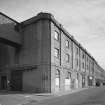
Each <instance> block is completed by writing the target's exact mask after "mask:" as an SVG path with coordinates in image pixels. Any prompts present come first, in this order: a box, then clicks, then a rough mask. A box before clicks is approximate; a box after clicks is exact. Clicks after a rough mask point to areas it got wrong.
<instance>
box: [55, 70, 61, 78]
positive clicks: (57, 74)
mask: <svg viewBox="0 0 105 105" xmlns="http://www.w3.org/2000/svg"><path fill="white" fill-rule="evenodd" d="M55 75H56V78H60V71H59V70H58V69H57V70H56V74H55Z"/></svg>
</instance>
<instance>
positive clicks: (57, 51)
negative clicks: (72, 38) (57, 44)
mask: <svg viewBox="0 0 105 105" xmlns="http://www.w3.org/2000/svg"><path fill="white" fill-rule="evenodd" d="M54 50H55V51H54V56H55V57H57V58H59V49H57V48H55V49H54Z"/></svg>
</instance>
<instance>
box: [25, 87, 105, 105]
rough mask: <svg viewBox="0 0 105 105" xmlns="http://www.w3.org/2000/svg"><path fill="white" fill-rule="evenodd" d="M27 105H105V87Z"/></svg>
mask: <svg viewBox="0 0 105 105" xmlns="http://www.w3.org/2000/svg"><path fill="white" fill-rule="evenodd" d="M25 105H105V87H97V88H90V89H86V90H83V91H80V92H77V93H73V94H69V95H64V96H60V97H54V98H52V99H46V100H43V101H40V102H34V101H33V102H30V103H27V104H25Z"/></svg>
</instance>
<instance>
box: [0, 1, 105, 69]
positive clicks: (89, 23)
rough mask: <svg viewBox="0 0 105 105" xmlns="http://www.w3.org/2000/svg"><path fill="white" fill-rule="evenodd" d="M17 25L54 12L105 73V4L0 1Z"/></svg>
mask: <svg viewBox="0 0 105 105" xmlns="http://www.w3.org/2000/svg"><path fill="white" fill-rule="evenodd" d="M0 11H1V12H3V13H5V14H7V15H8V16H10V17H11V18H13V19H15V20H17V21H19V22H20V21H23V20H26V19H28V18H30V17H33V16H35V15H36V14H38V13H39V12H50V13H52V14H53V15H54V17H55V18H56V20H58V21H59V22H60V23H61V24H62V25H63V26H64V27H65V28H66V30H67V31H68V32H69V33H70V34H72V35H73V36H74V37H75V39H77V40H78V41H79V42H80V43H81V44H82V45H83V46H84V48H86V49H87V50H88V52H89V53H90V54H91V55H92V56H93V57H94V58H95V59H96V60H97V61H98V63H99V64H100V65H101V66H102V67H103V68H104V69H105V0H0Z"/></svg>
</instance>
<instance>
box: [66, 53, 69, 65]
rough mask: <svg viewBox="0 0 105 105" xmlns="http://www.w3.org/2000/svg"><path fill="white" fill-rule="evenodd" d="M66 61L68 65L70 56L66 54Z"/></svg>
mask: <svg viewBox="0 0 105 105" xmlns="http://www.w3.org/2000/svg"><path fill="white" fill-rule="evenodd" d="M65 61H66V62H67V63H69V62H70V54H67V53H66V54H65Z"/></svg>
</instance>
